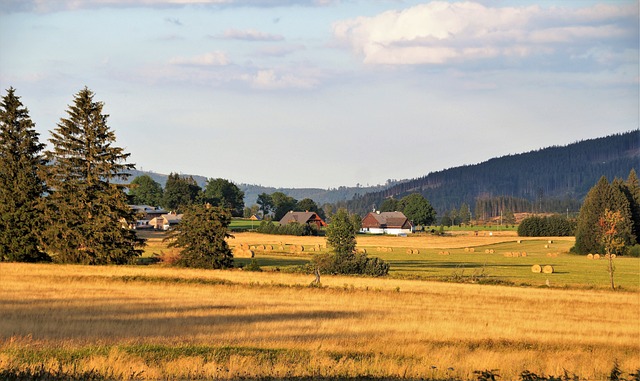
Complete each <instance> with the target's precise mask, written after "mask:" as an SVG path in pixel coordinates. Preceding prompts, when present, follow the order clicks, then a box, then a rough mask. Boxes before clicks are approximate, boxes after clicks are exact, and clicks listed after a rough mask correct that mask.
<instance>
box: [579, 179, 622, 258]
mask: <svg viewBox="0 0 640 381" xmlns="http://www.w3.org/2000/svg"><path fill="white" fill-rule="evenodd" d="M612 193H613V192H611V186H610V185H609V181H608V180H607V178H606V177H604V176H602V177H600V180H598V182H597V183H596V185H595V186H594V187H593V188H591V190H589V193H587V197H585V199H584V202H583V203H582V207H581V208H580V215H579V216H578V224H577V226H576V244H575V246H574V248H573V250H574V251H575V252H576V253H578V254H587V253H601V252H603V247H602V243H601V242H600V241H601V240H600V237H601V233H600V228H599V227H598V221H599V219H600V217H601V216H602V214H603V213H604V211H605V209H606V208H607V207H608V205H610V204H611V203H612V201H613V194H612Z"/></svg>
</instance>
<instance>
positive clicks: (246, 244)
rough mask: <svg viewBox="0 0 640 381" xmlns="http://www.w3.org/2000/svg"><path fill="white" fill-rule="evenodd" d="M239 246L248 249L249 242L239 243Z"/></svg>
mask: <svg viewBox="0 0 640 381" xmlns="http://www.w3.org/2000/svg"><path fill="white" fill-rule="evenodd" d="M240 247H241V248H242V250H249V244H248V243H243V244H241V245H240Z"/></svg>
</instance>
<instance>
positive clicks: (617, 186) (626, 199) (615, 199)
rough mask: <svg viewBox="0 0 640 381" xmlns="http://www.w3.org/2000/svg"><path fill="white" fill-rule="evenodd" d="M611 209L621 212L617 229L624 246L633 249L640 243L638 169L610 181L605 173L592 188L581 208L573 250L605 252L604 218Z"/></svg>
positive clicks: (578, 251)
mask: <svg viewBox="0 0 640 381" xmlns="http://www.w3.org/2000/svg"><path fill="white" fill-rule="evenodd" d="M607 211H610V212H619V214H620V215H619V218H618V219H617V220H616V221H617V222H616V225H615V230H616V236H617V237H619V238H620V240H621V242H622V246H621V247H623V248H630V247H632V246H634V245H638V244H640V242H639V238H640V181H638V176H637V174H636V172H635V170H633V169H632V170H631V171H630V172H629V176H628V177H627V180H626V181H625V180H622V179H620V178H615V179H614V180H613V181H612V182H611V183H609V181H608V180H607V178H606V177H604V176H602V177H601V178H600V180H599V181H598V182H597V183H596V185H595V186H594V187H593V188H591V190H589V193H587V197H586V198H585V200H584V203H583V204H582V208H580V214H579V216H578V221H577V226H576V244H575V246H574V247H573V248H572V251H573V252H575V253H578V254H587V253H604V252H605V249H606V247H605V239H604V236H605V232H604V231H603V228H602V227H601V219H602V218H603V217H604V216H605V214H606V213H607ZM617 254H620V253H617Z"/></svg>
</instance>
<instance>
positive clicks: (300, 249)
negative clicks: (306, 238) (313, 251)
mask: <svg viewBox="0 0 640 381" xmlns="http://www.w3.org/2000/svg"><path fill="white" fill-rule="evenodd" d="M298 251H299V252H301V253H302V252H303V251H304V246H302V245H298Z"/></svg>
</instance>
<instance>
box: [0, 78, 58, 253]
mask: <svg viewBox="0 0 640 381" xmlns="http://www.w3.org/2000/svg"><path fill="white" fill-rule="evenodd" d="M43 148H44V145H43V144H41V143H40V142H39V139H38V133H37V132H36V131H35V125H34V123H33V122H32V121H31V118H30V117H29V110H27V108H26V107H24V106H23V104H22V102H21V101H20V97H18V96H16V94H15V89H13V88H9V90H7V94H6V95H5V96H4V97H3V98H2V102H1V103H0V261H18V262H35V261H40V260H46V259H48V256H47V255H46V254H44V253H43V252H42V249H41V245H40V238H39V236H38V234H37V233H38V232H40V231H41V229H42V222H43V221H42V219H43V213H42V208H41V197H42V196H43V194H44V193H45V191H46V187H45V184H44V181H43V180H42V178H41V171H42V168H43V167H44V159H43V157H42V154H41V152H42V149H43Z"/></svg>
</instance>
